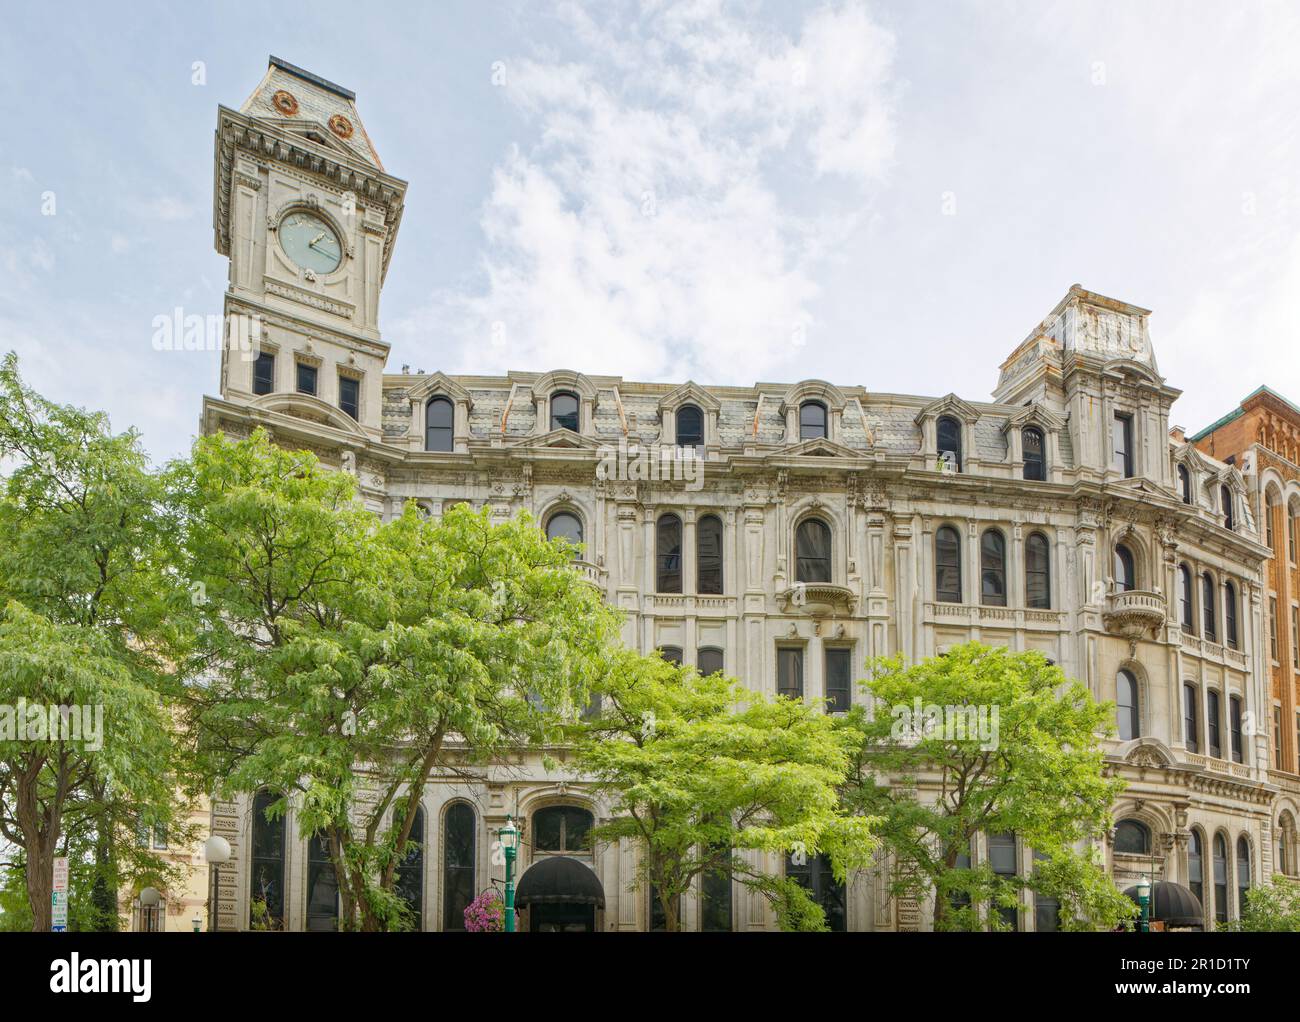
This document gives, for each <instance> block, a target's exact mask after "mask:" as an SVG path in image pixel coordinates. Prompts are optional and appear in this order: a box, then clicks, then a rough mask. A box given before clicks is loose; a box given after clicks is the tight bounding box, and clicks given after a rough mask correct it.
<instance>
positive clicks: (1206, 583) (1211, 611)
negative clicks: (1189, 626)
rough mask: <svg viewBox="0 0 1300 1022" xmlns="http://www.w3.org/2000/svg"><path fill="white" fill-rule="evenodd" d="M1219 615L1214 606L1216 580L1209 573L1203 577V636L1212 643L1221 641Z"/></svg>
mask: <svg viewBox="0 0 1300 1022" xmlns="http://www.w3.org/2000/svg"><path fill="white" fill-rule="evenodd" d="M1218 621H1219V615H1218V612H1217V608H1216V607H1215V605H1214V578H1213V576H1211V575H1210V573H1209V572H1208V571H1207V572H1205V573H1204V574H1203V575H1202V576H1201V634H1202V635H1204V636H1205V637H1206V638H1207V639H1209V640H1210V641H1211V642H1218V641H1219V624H1218Z"/></svg>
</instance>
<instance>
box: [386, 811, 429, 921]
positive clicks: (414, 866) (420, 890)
mask: <svg viewBox="0 0 1300 1022" xmlns="http://www.w3.org/2000/svg"><path fill="white" fill-rule="evenodd" d="M394 873H395V878H394V880H393V891H394V892H395V893H396V894H397V896H398V897H399V898H401V899H402V901H404V902H405V903H406V907H407V908H408V909H410V911H411V918H412V923H413V926H414V929H416V930H423V929H424V809H423V808H422V807H420V806H416V808H415V820H414V822H412V824H411V833H410V835H409V836H408V837H407V839H406V853H405V854H404V855H403V856H402V861H401V862H399V863H398V864H397V869H396V870H395V871H394Z"/></svg>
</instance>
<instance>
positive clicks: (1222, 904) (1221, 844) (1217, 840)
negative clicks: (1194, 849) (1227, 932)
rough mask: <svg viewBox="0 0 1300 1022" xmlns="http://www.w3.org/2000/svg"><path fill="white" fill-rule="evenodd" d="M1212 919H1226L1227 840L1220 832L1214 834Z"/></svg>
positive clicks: (1216, 920)
mask: <svg viewBox="0 0 1300 1022" xmlns="http://www.w3.org/2000/svg"><path fill="white" fill-rule="evenodd" d="M1214 919H1215V922H1219V923H1226V922H1227V921H1228V842H1227V840H1226V839H1225V838H1224V836H1223V835H1222V834H1215V835H1214Z"/></svg>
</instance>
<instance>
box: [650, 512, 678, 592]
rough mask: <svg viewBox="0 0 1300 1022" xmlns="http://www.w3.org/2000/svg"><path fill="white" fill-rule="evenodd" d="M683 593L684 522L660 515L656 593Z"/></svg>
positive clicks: (656, 532) (656, 539)
mask: <svg viewBox="0 0 1300 1022" xmlns="http://www.w3.org/2000/svg"><path fill="white" fill-rule="evenodd" d="M681 591H682V520H681V519H680V518H678V517H677V516H676V515H674V514H666V515H660V516H659V521H658V522H656V523H655V592H657V593H680V592H681Z"/></svg>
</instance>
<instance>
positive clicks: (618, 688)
mask: <svg viewBox="0 0 1300 1022" xmlns="http://www.w3.org/2000/svg"><path fill="white" fill-rule="evenodd" d="M601 687H602V688H603V690H604V697H603V703H602V710H601V713H600V714H599V716H598V717H597V718H595V719H594V720H591V721H589V722H587V723H586V724H584V725H581V726H579V727H578V728H576V729H575V730H576V733H577V742H576V757H575V761H574V767H575V769H576V770H577V771H578V772H579V773H580V774H581V775H582V776H584V777H590V778H591V779H592V780H593V782H594V783H593V789H594V790H595V791H596V792H598V793H601V794H603V795H605V796H606V797H607V799H608V800H609V802H610V804H611V807H612V813H613V819H612V820H611V821H610V822H609V823H606V824H602V825H601V826H598V827H596V828H593V830H592V832H591V836H592V838H593V839H595V840H601V841H618V840H620V839H624V838H631V839H633V840H635V841H637V842H639V843H640V844H641V846H642V848H643V849H644V855H643V857H642V864H641V868H640V870H641V871H640V875H641V880H642V882H644V883H648V884H649V885H650V886H651V890H653V891H654V892H655V896H656V897H657V898H658V900H659V904H660V905H661V907H662V909H663V914H664V920H665V925H666V928H667V929H668V930H670V931H675V930H677V929H679V927H680V918H679V914H678V909H677V905H678V902H679V899H680V898H681V896H682V895H683V894H685V893H687V892H688V891H689V890H690V889H691V887H692V885H693V884H694V883H695V882H696V880H697V879H699V878H701V877H704V876H706V875H710V874H722V875H724V876H725V875H729V876H730V877H731V878H732V880H733V881H735V882H737V883H740V884H742V885H744V886H746V887H748V888H750V889H751V890H754V891H756V892H758V893H759V894H761V895H763V896H764V897H767V898H768V899H769V900H770V901H771V902H772V903H773V905H774V906H775V907H776V910H777V915H778V919H779V920H780V922H781V924H782V926H783V928H791V929H823V928H824V918H823V913H822V910H821V908H820V907H819V906H817V905H816V904H814V903H813V902H812V900H811V899H810V898H809V897H808V896H807V894H806V893H805V892H804V891H803V889H802V888H800V887H799V886H798V885H797V884H795V883H794V882H793V881H787V880H785V879H784V878H782V877H777V876H772V875H770V874H767V873H764V872H763V871H761V870H759V869H757V868H756V867H754V866H753V865H752V864H751V863H749V862H747V861H746V859H745V858H744V857H743V855H741V854H739V853H741V852H744V851H750V850H753V851H761V852H777V853H787V852H791V851H800V852H803V853H805V854H808V855H816V854H818V853H819V852H821V853H826V854H828V855H829V856H830V857H831V860H832V863H833V866H834V869H835V873H836V876H837V878H838V879H839V880H840V881H841V882H843V881H844V880H845V878H846V876H847V874H848V873H849V872H851V871H853V870H856V869H861V868H865V867H866V866H867V865H869V860H870V856H871V853H872V850H873V848H874V847H875V842H874V840H873V839H872V838H871V836H870V825H871V822H872V821H871V820H870V819H869V818H866V817H862V816H859V817H849V816H847V815H846V814H844V813H843V812H842V811H841V810H840V808H839V805H838V796H837V792H838V787H839V786H840V785H841V784H842V783H843V782H844V780H845V776H846V770H847V768H848V766H849V757H848V749H849V744H848V739H849V737H850V736H849V734H848V733H847V732H844V731H842V730H840V729H837V728H836V727H835V726H834V724H833V723H832V721H831V719H830V718H829V717H827V716H826V715H825V714H823V713H821V712H820V710H817V709H814V708H813V707H811V706H808V705H806V704H805V703H804V702H803V701H801V700H791V699H776V700H768V699H764V698H762V697H760V696H758V695H756V694H755V693H752V692H748V691H746V690H745V689H744V688H743V687H741V686H740V685H738V684H737V683H736V682H735V681H734V680H733V679H730V678H726V677H724V676H723V675H722V674H721V673H718V674H714V675H711V676H709V677H701V676H700V675H699V674H698V673H697V672H696V671H695V669H694V668H692V667H686V666H678V665H675V664H671V663H668V662H666V661H664V660H662V659H660V658H659V657H658V656H657V655H653V656H646V655H642V654H638V653H635V652H633V651H631V650H626V649H617V650H612V651H611V652H610V655H609V657H608V660H607V663H606V666H605V675H604V681H603V683H602V686H601Z"/></svg>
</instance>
